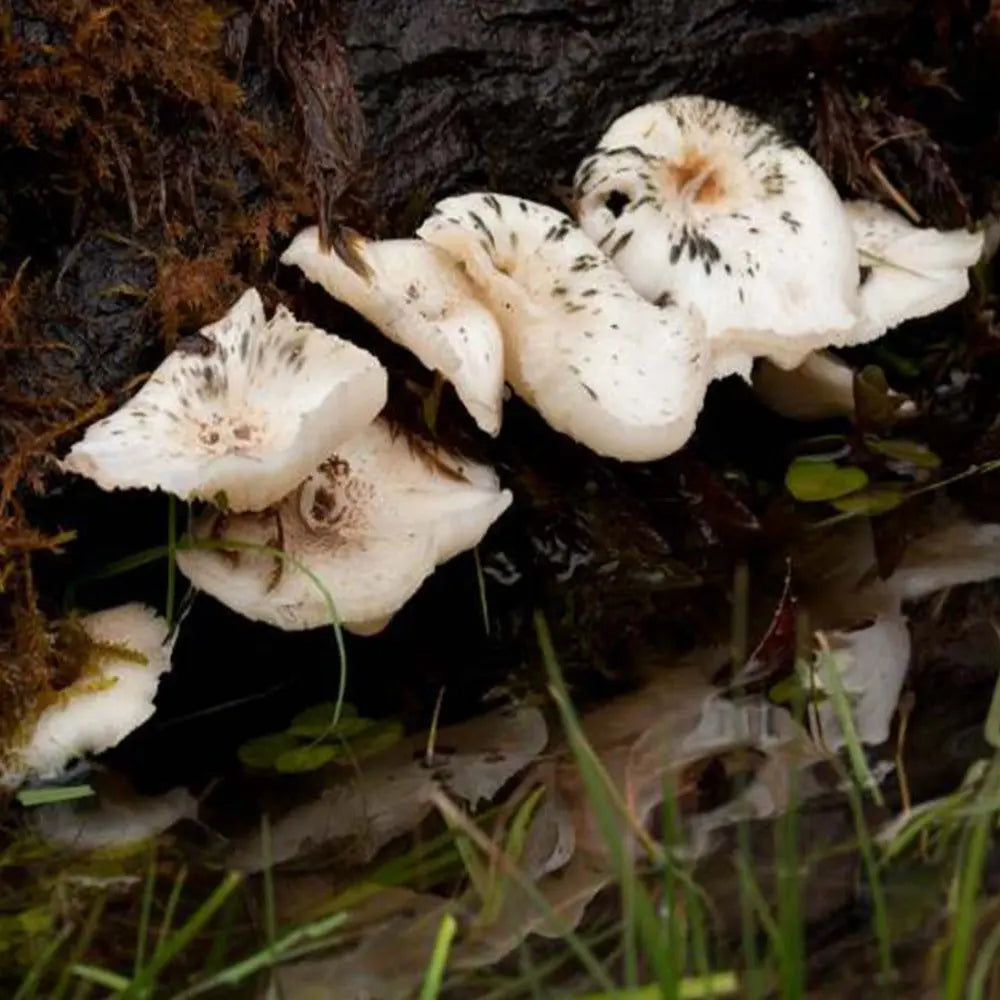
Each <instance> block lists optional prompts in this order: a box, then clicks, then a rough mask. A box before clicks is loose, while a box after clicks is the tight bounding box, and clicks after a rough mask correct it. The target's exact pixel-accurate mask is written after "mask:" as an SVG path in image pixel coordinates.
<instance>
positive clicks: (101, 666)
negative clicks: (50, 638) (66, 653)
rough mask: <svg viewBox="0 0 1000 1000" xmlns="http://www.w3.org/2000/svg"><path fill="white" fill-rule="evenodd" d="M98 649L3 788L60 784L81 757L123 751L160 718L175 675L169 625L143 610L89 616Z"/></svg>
mask: <svg viewBox="0 0 1000 1000" xmlns="http://www.w3.org/2000/svg"><path fill="white" fill-rule="evenodd" d="M80 625H81V626H82V628H83V629H84V631H85V632H86V633H87V636H88V637H89V639H90V640H91V642H92V643H93V644H94V652H93V654H92V655H91V657H90V661H91V662H89V663H88V665H87V668H86V669H85V670H84V672H83V673H82V674H81V676H80V677H79V679H78V680H76V681H75V682H74V683H73V684H71V685H70V686H69V687H68V688H66V689H64V690H62V691H60V692H59V695H58V698H57V699H56V700H54V701H53V702H52V703H51V704H49V705H48V706H46V707H45V708H44V709H43V710H42V712H41V714H40V715H39V716H38V718H37V719H36V720H35V722H34V724H33V726H32V728H31V730H30V732H29V733H28V734H27V736H26V738H25V739H24V742H23V743H22V744H21V745H20V746H17V747H15V748H13V749H12V750H11V751H10V753H9V755H8V756H9V760H8V761H7V762H5V764H4V765H3V766H0V786H7V787H16V786H17V785H19V784H21V783H22V782H24V781H25V780H27V779H29V778H31V779H41V780H50V779H53V778H57V777H58V776H59V775H60V774H61V773H62V772H63V771H65V769H66V768H67V766H68V765H69V764H70V763H71V762H72V761H73V760H74V759H75V758H77V757H82V756H85V755H87V754H96V753H101V752H102V751H103V750H107V749H109V748H110V747H113V746H115V745H116V744H118V743H120V742H121V741H122V740H123V739H124V738H125V737H126V736H128V734H129V733H131V732H132V731H133V730H134V729H138V727H139V726H141V725H142V724H143V723H144V722H145V721H146V720H147V719H148V718H149V717H150V716H151V715H152V714H153V699H154V697H155V695H156V688H157V685H158V683H159V679H160V675H161V674H163V673H166V672H167V671H168V670H169V669H170V654H171V647H170V644H168V642H167V632H168V629H167V623H166V621H165V620H164V619H163V618H161V617H160V616H159V615H157V614H156V613H155V612H154V611H153V609H152V608H149V607H147V606H145V605H143V604H137V603H133V604H123V605H121V606H120V607H116V608H111V609H109V610H107V611H99V612H97V613H96V614H92V615H87V616H86V617H84V618H82V619H81V620H80Z"/></svg>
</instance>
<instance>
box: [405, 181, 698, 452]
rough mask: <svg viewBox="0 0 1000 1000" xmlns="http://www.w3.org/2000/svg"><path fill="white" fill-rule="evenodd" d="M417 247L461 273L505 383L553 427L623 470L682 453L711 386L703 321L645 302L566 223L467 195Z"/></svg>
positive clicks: (550, 213)
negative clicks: (493, 331) (487, 325)
mask: <svg viewBox="0 0 1000 1000" xmlns="http://www.w3.org/2000/svg"><path fill="white" fill-rule="evenodd" d="M418 235H419V236H420V237H421V238H422V239H424V240H427V241H428V242H429V243H433V244H434V245H435V246H437V247H440V248H441V249H442V250H445V251H446V252H448V253H449V254H451V255H452V256H453V257H454V258H455V259H457V260H458V261H460V262H461V263H462V264H463V265H464V267H465V269H466V271H467V272H468V274H469V277H470V278H471V279H472V281H473V282H474V283H475V284H476V286H477V287H478V289H479V291H480V294H481V295H482V296H483V298H484V299H485V300H486V302H487V303H488V304H489V306H490V308H491V309H492V311H493V313H494V315H496V316H497V318H498V320H499V322H500V326H501V329H502V330H503V334H504V352H505V366H506V376H507V381H508V382H510V383H511V385H512V386H513V388H514V389H515V391H517V392H518V393H519V394H520V395H521V396H522V397H523V398H524V399H525V400H526V401H527V402H528V403H530V404H531V405H532V406H534V407H535V408H536V409H537V410H538V411H539V412H540V413H541V414H542V416H543V417H544V418H545V420H546V421H548V423H549V424H550V425H551V426H552V427H554V428H555V429H556V430H559V431H562V432H563V433H566V434H568V435H570V436H571V437H573V438H575V439H576V440H577V441H579V442H581V443H582V444H584V445H586V446H587V447H588V448H590V449H592V450H593V451H595V452H597V453H598V454H600V455H607V456H611V457H614V458H619V459H623V460H627V461H647V460H650V459H656V458H662V457H663V456H665V455H669V454H671V453H672V452H675V451H677V449H679V448H680V447H681V446H682V445H683V444H684V443H685V442H686V441H687V439H688V438H689V437H690V435H691V433H692V431H693V430H694V426H695V421H696V419H697V416H698V412H699V411H700V409H701V405H702V401H703V398H704V392H705V386H706V383H707V380H708V376H709V359H708V351H707V345H706V343H705V339H704V331H703V327H702V324H701V321H700V320H699V319H698V318H697V317H696V316H694V315H693V314H691V313H689V312H688V311H687V310H684V309H681V308H679V307H677V306H673V305H665V306H663V307H662V308H657V307H656V306H653V305H651V304H650V303H648V302H645V301H644V300H643V299H642V298H641V297H640V296H639V295H638V294H637V293H636V292H635V290H634V289H633V288H631V286H630V285H629V284H628V281H627V280H626V279H625V277H624V276H623V275H622V274H621V273H620V272H619V271H617V270H616V269H615V268H614V267H613V266H612V264H611V262H610V261H609V260H608V259H607V258H606V257H605V256H604V254H602V253H601V251H600V250H599V249H598V248H597V246H595V244H594V243H593V242H592V241H591V240H590V239H589V238H588V236H587V235H586V234H585V233H584V232H582V231H581V230H580V229H579V228H578V227H577V225H576V224H575V223H574V222H573V220H572V219H570V218H569V217H568V216H566V215H564V214H563V213H561V212H558V211H556V210H555V209H552V208H549V207H547V206H545V205H539V204H536V203H534V202H529V201H525V200H523V199H519V198H513V197H509V196H507V195H495V194H482V193H480V194H470V195H464V196H461V197H456V198H448V199H446V200H444V201H442V202H440V203H439V204H438V205H437V206H436V208H435V210H434V212H433V214H432V215H431V216H430V217H429V218H428V219H427V220H426V221H425V222H424V224H423V225H422V226H421V227H420V229H419V230H418Z"/></svg>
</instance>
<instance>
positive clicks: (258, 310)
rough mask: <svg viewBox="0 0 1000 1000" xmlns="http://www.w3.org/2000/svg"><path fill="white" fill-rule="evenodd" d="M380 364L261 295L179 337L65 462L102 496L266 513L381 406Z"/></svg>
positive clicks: (383, 381)
mask: <svg viewBox="0 0 1000 1000" xmlns="http://www.w3.org/2000/svg"><path fill="white" fill-rule="evenodd" d="M386 392H387V378H386V373H385V370H384V369H383V368H382V366H381V365H380V364H379V362H378V359H377V358H375V357H374V356H372V355H371V354H369V353H368V352H367V351H363V350H362V349H361V348H359V347H355V346H354V345H353V344H351V343H348V342H347V341H346V340H341V339H340V338H339V337H335V336H333V335H331V334H328V333H325V332H324V331H323V330H320V329H319V328H318V327H315V326H312V325H310V324H309V323H301V322H299V321H298V320H296V319H295V317H294V316H293V315H292V314H291V313H290V312H289V311H288V310H287V309H285V308H284V307H283V306H278V308H277V310H276V311H275V313H274V315H273V316H272V317H271V319H270V320H265V318H264V306H263V303H262V302H261V300H260V296H259V295H258V294H257V292H256V290H254V289H250V290H248V291H247V292H245V293H244V294H243V295H242V296H241V297H240V299H239V300H238V301H237V302H236V304H235V305H234V306H233V307H232V309H230V311H229V312H228V313H227V314H226V315H225V316H224V317H223V318H222V319H221V320H219V321H218V322H216V323H213V324H211V325H210V326H206V327H204V328H203V329H202V330H201V331H200V332H199V333H197V334H195V335H194V337H192V338H189V339H188V340H186V341H183V342H182V343H181V344H180V345H179V346H178V348H177V349H176V350H175V351H174V352H173V353H172V354H170V356H169V357H167V359H166V360H165V361H164V362H163V363H162V364H161V365H160V367H159V368H157V369H156V371H155V372H154V373H153V375H152V377H151V378H150V379H149V381H148V382H147V383H146V384H145V385H144V386H143V387H142V389H140V390H139V392H138V393H136V395H135V396H133V397H132V399H130V400H129V401H128V402H127V403H126V404H125V405H124V406H123V407H122V408H121V409H119V410H118V411H116V412H115V413H113V414H112V415H111V416H110V417H107V418H105V419H104V420H101V421H99V422H98V423H96V424H94V425H93V426H91V427H90V428H89V429H88V431H87V433H86V434H85V435H84V438H83V440H82V441H80V442H79V443H78V444H76V445H75V446H74V447H73V448H72V449H71V451H70V453H69V455H68V456H67V457H66V459H65V461H64V462H63V467H64V468H65V469H67V470H69V471H71V472H77V473H80V474H81V475H84V476H88V477H89V478H90V479H93V480H94V481H95V482H96V483H97V484H98V486H100V487H101V488H102V489H106V490H113V489H120V488H146V489H163V490H166V491H168V492H170V493H174V494H176V495H177V496H179V497H183V498H186V499H192V498H203V499H208V500H216V499H218V498H219V495H220V494H223V495H224V497H225V506H228V507H229V508H230V509H232V510H261V509H263V508H265V507H267V506H268V505H269V504H272V503H274V502H275V501H277V500H279V499H280V498H281V497H283V496H285V495H286V494H287V493H288V492H289V491H290V490H292V489H294V488H295V487H296V486H297V485H298V484H299V483H300V482H302V480H303V479H305V478H306V476H308V475H309V474H310V473H311V472H313V471H314V470H315V469H316V468H317V467H318V466H319V464H320V462H322V461H323V459H324V458H325V457H326V456H327V455H329V454H330V452H331V451H332V450H333V449H334V448H335V447H336V446H337V445H338V444H339V443H340V442H341V441H343V440H344V439H346V438H347V437H349V436H350V435H352V434H354V433H356V432H357V431H359V430H361V428H363V427H364V426H365V425H366V424H368V423H370V422H371V421H372V420H373V419H374V418H375V416H376V415H377V414H378V412H379V411H380V410H381V409H382V407H383V406H384V405H385V401H386Z"/></svg>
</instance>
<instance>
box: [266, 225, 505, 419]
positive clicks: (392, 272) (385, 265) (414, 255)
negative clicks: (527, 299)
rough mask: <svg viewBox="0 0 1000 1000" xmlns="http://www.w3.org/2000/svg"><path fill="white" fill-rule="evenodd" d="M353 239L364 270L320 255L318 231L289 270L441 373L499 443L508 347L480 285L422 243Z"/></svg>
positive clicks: (310, 233) (303, 239)
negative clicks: (478, 291)
mask: <svg viewBox="0 0 1000 1000" xmlns="http://www.w3.org/2000/svg"><path fill="white" fill-rule="evenodd" d="M351 239H352V245H351V251H352V254H353V255H354V257H356V258H357V261H358V268H359V269H358V270H355V269H354V268H353V267H351V266H350V265H349V264H347V263H345V262H344V261H343V260H342V259H341V258H340V257H339V256H338V255H337V254H336V253H335V252H334V251H332V250H326V251H324V250H322V249H321V248H320V244H319V230H318V229H317V228H316V227H315V226H310V227H309V228H308V229H305V230H303V231H302V232H301V233H299V235H298V236H296V237H295V239H294V240H293V241H292V243H291V245H290V246H289V247H288V249H287V250H286V251H285V252H284V253H283V254H282V255H281V262H282V263H283V264H294V265H295V266H296V267H298V268H300V269H301V270H302V272H303V273H304V274H305V276H306V277H307V278H308V279H309V280H310V281H315V282H316V283H317V284H319V285H322V287H323V288H324V289H326V291H328V292H329V293H330V294H331V295H332V296H334V298H337V299H340V300H341V301H342V302H346V303H347V304H348V305H349V306H350V307H351V308H352V309H354V310H355V311H356V312H359V313H361V315H362V316H364V317H365V319H367V320H368V321H369V322H370V323H373V324H374V325H375V326H377V327H378V328H379V329H380V330H381V331H382V333H384V334H385V335H386V336H387V337H388V338H389V339H390V340H392V341H395V343H397V344H401V345H402V346H403V347H405V348H407V350H410V351H412V352H413V353H414V354H415V355H416V356H417V358H419V360H420V362H421V363H422V364H423V365H425V366H426V367H427V368H430V369H431V370H433V371H438V372H440V373H441V374H442V375H443V376H444V377H445V378H446V379H448V381H449V382H451V383H452V384H453V385H454V386H455V391H456V393H457V394H458V398H459V399H460V400H461V401H462V403H463V404H464V405H465V408H466V409H467V410H468V411H469V413H471V414H472V417H473V419H474V420H475V421H476V423H477V424H478V425H479V426H480V427H481V428H482V429H483V430H484V431H486V433H487V434H492V435H496V434H497V433H498V432H499V430H500V421H501V410H502V404H503V339H502V336H501V334H500V328H499V326H497V321H496V320H495V319H494V317H493V314H492V313H491V312H490V311H489V310H488V309H487V308H486V307H485V306H484V305H483V303H482V302H480V301H479V299H478V297H477V294H476V290H475V287H474V286H473V284H472V282H470V281H469V279H468V278H467V277H466V276H465V274H464V273H463V272H462V270H461V269H460V268H459V266H458V265H457V264H456V263H455V261H453V260H452V259H451V257H449V256H448V255H447V254H446V253H444V252H442V251H441V250H438V249H437V248H436V247H432V246H430V245H429V244H427V243H424V242H423V241H422V240H368V239H364V238H363V237H361V236H359V235H357V234H352V235H351ZM363 270H364V271H366V272H367V273H361V272H362V271H363Z"/></svg>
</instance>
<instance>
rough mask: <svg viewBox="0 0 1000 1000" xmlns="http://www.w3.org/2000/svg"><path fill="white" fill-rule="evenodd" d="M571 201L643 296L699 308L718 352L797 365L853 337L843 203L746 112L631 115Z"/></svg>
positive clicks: (700, 100)
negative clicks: (812, 353)
mask: <svg viewBox="0 0 1000 1000" xmlns="http://www.w3.org/2000/svg"><path fill="white" fill-rule="evenodd" d="M574 193H575V200H576V210H577V217H578V218H579V220H580V225H581V226H582V227H583V229H584V230H585V231H586V232H587V234H588V235H589V236H590V237H591V238H592V239H593V240H594V241H595V242H596V243H597V244H598V245H599V246H600V247H601V249H602V250H604V251H605V253H607V254H608V255H609V256H610V257H611V258H612V259H613V260H614V262H615V264H616V265H617V266H618V267H619V268H620V269H621V271H622V272H623V273H624V274H625V275H626V276H627V277H628V279H629V281H630V282H631V283H632V284H633V285H634V286H635V288H636V289H638V290H639V292H641V293H642V295H643V296H645V297H646V298H647V299H649V301H651V302H677V303H680V304H681V305H694V306H696V307H697V309H698V310H699V311H700V312H701V313H702V314H703V315H704V317H705V322H706V328H707V333H708V337H709V341H710V342H711V343H712V349H713V351H714V352H716V353H720V354H726V353H731V352H733V351H734V350H737V351H743V352H745V353H746V354H748V355H751V356H753V355H761V354H764V355H767V356H768V357H771V358H773V359H774V360H775V361H776V362H778V363H779V364H781V365H782V366H783V367H792V366H794V365H796V364H798V363H799V361H801V360H802V358H803V357H804V356H805V354H806V353H807V352H808V351H810V350H812V349H813V348H816V347H827V346H831V345H834V344H843V343H847V342H849V340H850V333H851V331H852V330H853V328H854V326H855V324H856V320H857V308H858V306H857V284H858V260H857V252H856V250H855V246H854V239H853V235H852V232H851V227H850V225H849V224H848V221H847V218H846V216H845V214H844V210H843V206H842V204H841V201H840V198H839V197H838V196H837V192H836V190H835V189H834V187H833V185H832V184H831V183H830V181H829V179H828V178H827V176H826V174H824V173H823V171H822V169H821V168H820V167H819V165H818V164H817V163H816V162H815V161H813V160H812V159H811V158H810V157H809V156H808V155H807V154H806V153H805V152H804V151H803V150H802V149H799V148H798V147H796V146H794V145H792V144H791V143H790V142H788V141H787V140H786V139H785V138H783V137H782V136H781V135H780V134H779V133H778V132H776V131H775V130H774V129H773V128H771V127H770V126H769V125H766V124H765V123H763V122H761V121H760V120H759V119H757V118H756V117H755V116H754V115H752V114H749V113H748V112H746V111H743V110H741V109H739V108H735V107H732V106H731V105H728V104H723V103H722V102H720V101H715V100H710V99H709V98H705V97H673V98H669V99H668V100H664V101H656V102H654V103H652V104H646V105H644V106H642V107H639V108H636V109H635V110H633V111H630V112H629V113H628V114H625V115H623V116H622V117H621V118H619V119H618V120H617V121H615V122H614V123H613V124H612V125H611V127H610V128H609V129H608V131H607V132H606V133H605V134H604V136H603V137H602V138H601V140H600V143H599V144H598V148H597V151H596V152H595V153H594V154H593V155H591V156H588V157H587V158H586V159H585V160H584V161H583V162H582V163H581V164H580V167H579V169H578V170H577V174H576V183H575V192H574ZM727 371H729V372H732V371H739V372H740V373H741V374H744V375H745V374H746V373H747V366H746V364H745V362H744V363H742V364H740V363H738V362H734V361H732V360H730V361H728V362H726V363H725V364H724V365H723V366H722V371H721V372H720V374H724V373H725V372H727Z"/></svg>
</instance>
